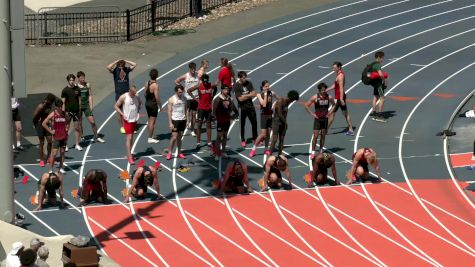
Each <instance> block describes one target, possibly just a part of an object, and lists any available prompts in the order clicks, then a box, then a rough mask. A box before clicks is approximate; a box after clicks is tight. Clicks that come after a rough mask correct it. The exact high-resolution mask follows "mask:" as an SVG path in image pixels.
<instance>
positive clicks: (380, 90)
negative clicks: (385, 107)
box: [373, 83, 384, 97]
mask: <svg viewBox="0 0 475 267" xmlns="http://www.w3.org/2000/svg"><path fill="white" fill-rule="evenodd" d="M373 95H374V96H375V97H382V96H384V86H383V84H381V83H378V84H375V85H373Z"/></svg>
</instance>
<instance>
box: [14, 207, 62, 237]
mask: <svg viewBox="0 0 475 267" xmlns="http://www.w3.org/2000/svg"><path fill="white" fill-rule="evenodd" d="M15 204H17V205H18V206H19V207H20V208H22V209H23V210H24V211H26V212H27V213H28V214H30V216H31V217H33V218H35V219H36V220H37V221H38V222H39V223H41V224H42V225H43V226H44V227H46V229H48V230H50V231H51V232H52V233H53V234H55V235H57V236H59V235H60V234H59V233H58V232H56V231H55V230H54V229H53V228H51V226H49V225H48V224H47V223H45V222H44V221H43V220H42V219H40V218H38V216H36V215H35V214H33V212H31V211H30V210H29V209H27V208H25V206H23V205H22V204H21V203H20V202H19V201H17V200H16V199H15Z"/></svg>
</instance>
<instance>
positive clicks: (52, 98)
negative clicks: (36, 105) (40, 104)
mask: <svg viewBox="0 0 475 267" xmlns="http://www.w3.org/2000/svg"><path fill="white" fill-rule="evenodd" d="M45 100H46V102H48V104H49V105H53V103H54V101H55V100H56V96H55V95H53V94H52V93H49V94H48V95H47V96H46V97H45Z"/></svg>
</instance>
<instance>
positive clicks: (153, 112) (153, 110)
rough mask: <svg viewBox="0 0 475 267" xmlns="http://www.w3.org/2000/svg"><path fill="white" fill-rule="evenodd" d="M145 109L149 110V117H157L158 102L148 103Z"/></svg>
mask: <svg viewBox="0 0 475 267" xmlns="http://www.w3.org/2000/svg"><path fill="white" fill-rule="evenodd" d="M145 109H146V110H147V115H148V116H149V117H155V118H156V117H157V116H158V105H157V104H156V103H146V104H145Z"/></svg>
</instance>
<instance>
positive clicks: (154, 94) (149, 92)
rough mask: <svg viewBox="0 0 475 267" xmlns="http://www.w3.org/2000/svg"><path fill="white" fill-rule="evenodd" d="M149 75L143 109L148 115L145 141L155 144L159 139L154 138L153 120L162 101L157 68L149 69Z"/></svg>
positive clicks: (155, 118)
mask: <svg viewBox="0 0 475 267" xmlns="http://www.w3.org/2000/svg"><path fill="white" fill-rule="evenodd" d="M149 76H150V80H149V81H147V83H146V84H145V109H146V110H147V115H148V122H147V130H148V139H147V143H149V144H157V143H159V142H160V141H159V140H158V139H155V138H154V136H153V132H154V130H155V121H156V120H157V116H158V111H159V110H160V109H161V106H162V101H161V100H160V95H159V92H160V87H158V83H157V78H158V70H157V69H151V70H150V73H149Z"/></svg>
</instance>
